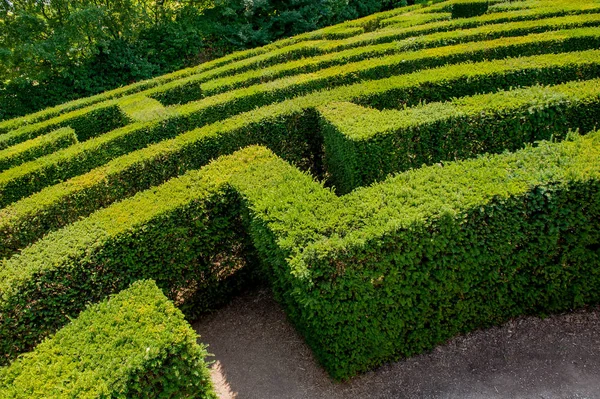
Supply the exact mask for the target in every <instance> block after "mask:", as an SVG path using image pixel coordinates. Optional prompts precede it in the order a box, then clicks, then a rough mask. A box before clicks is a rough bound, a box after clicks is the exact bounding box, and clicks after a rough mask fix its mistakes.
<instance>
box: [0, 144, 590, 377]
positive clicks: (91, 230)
mask: <svg viewBox="0 0 600 399" xmlns="http://www.w3.org/2000/svg"><path fill="white" fill-rule="evenodd" d="M599 179H600V133H593V134H590V135H588V136H586V137H583V138H582V137H573V138H572V139H571V140H570V141H566V142H562V143H558V144H544V143H542V144H540V145H539V146H538V147H536V148H527V149H525V150H521V151H518V152H516V153H513V154H502V155H494V156H485V157H480V158H478V159H475V160H468V161H461V162H455V163H449V164H446V165H444V166H432V167H425V168H422V169H419V170H413V171H410V172H407V173H404V174H400V175H398V176H395V177H393V178H390V179H388V180H386V181H385V182H383V183H380V184H377V185H375V186H372V187H370V188H366V189H364V188H363V189H358V190H356V191H355V192H353V193H352V194H350V195H348V196H345V197H341V198H340V197H336V196H335V195H334V194H333V193H332V192H331V191H330V190H326V189H323V187H322V186H321V185H320V184H319V183H316V182H314V181H313V180H312V177H311V176H309V175H307V174H304V173H302V172H300V171H299V170H297V169H296V168H294V167H292V166H290V165H289V164H286V163H285V162H283V161H282V160H280V159H278V158H276V157H274V156H273V155H272V154H271V153H270V152H269V151H267V150H264V149H261V148H256V147H250V148H247V149H245V150H242V151H240V152H238V153H236V154H235V155H233V156H229V157H227V158H223V159H220V160H218V161H216V162H214V163H213V164H211V165H210V166H208V167H206V168H204V169H202V170H201V171H198V172H190V173H189V174H187V175H185V176H184V177H182V178H179V179H175V180H172V181H170V182H168V183H166V184H165V185H163V186H160V187H158V188H155V189H153V190H149V191H146V192H144V193H141V194H138V195H137V196H135V197H133V198H131V199H129V200H125V201H124V202H122V203H118V204H115V205H113V206H111V207H109V208H106V209H104V210H101V211H99V212H97V213H95V214H94V215H92V216H91V217H90V218H88V219H85V220H83V221H81V222H77V223H75V224H73V225H70V226H68V227H66V228H65V229H63V230H60V231H58V232H55V233H51V234H49V235H48V236H47V237H45V238H44V239H43V240H42V241H40V242H39V243H37V244H34V245H33V246H31V247H29V248H27V249H25V250H24V251H23V253H22V254H21V255H20V256H16V257H13V258H11V259H10V260H9V261H8V262H6V264H5V267H4V268H3V269H2V270H1V271H0V292H2V302H1V304H0V309H1V310H2V312H0V315H2V316H1V317H2V320H1V326H2V327H0V333H1V334H2V336H3V337H4V340H3V341H2V344H1V345H2V351H3V353H4V354H5V355H8V356H12V355H14V354H15V353H17V352H18V351H20V350H23V349H26V348H27V347H28V346H30V345H32V344H33V343H35V342H36V341H37V340H39V339H40V338H41V337H42V336H43V335H46V334H48V333H50V332H51V331H52V329H56V328H58V327H60V325H61V324H64V322H65V315H68V314H73V313H77V311H79V310H80V309H78V306H81V305H80V301H77V300H75V301H74V300H73V298H81V297H83V298H90V297H91V298H92V299H93V300H95V299H96V298H99V297H101V296H103V295H107V294H108V293H110V292H112V290H115V289H116V290H118V289H120V287H119V286H120V285H121V284H123V281H124V280H130V279H136V278H138V279H140V278H148V277H150V276H151V275H153V274H158V275H159V277H161V280H162V282H158V284H159V286H163V288H165V289H166V291H167V292H173V290H172V289H169V288H170V287H172V286H170V285H169V282H172V281H181V280H179V279H181V278H182V277H181V276H182V275H183V276H185V275H186V273H185V272H184V271H183V270H181V269H179V270H178V267H179V266H180V263H179V258H178V257H179V256H180V255H179V253H180V250H179V249H180V248H175V249H174V248H173V247H172V244H171V243H173V242H177V243H182V244H181V245H187V244H183V242H184V241H185V239H184V238H183V237H187V240H189V241H192V242H195V243H197V242H198V241H199V240H200V241H203V240H209V239H210V238H211V237H213V234H216V235H217V237H215V238H214V239H215V240H219V239H221V237H219V236H218V234H217V233H215V232H222V231H231V230H237V229H238V228H236V227H232V225H231V224H230V223H231V220H232V219H231V218H228V217H227V216H224V218H223V219H221V218H217V219H216V220H215V219H211V218H207V217H206V216H205V215H206V212H205V211H203V210H205V209H207V208H209V207H210V206H209V205H207V204H213V203H218V204H221V206H223V209H224V211H225V212H223V215H227V214H230V213H228V212H236V210H237V212H238V213H239V214H240V215H241V220H242V221H245V222H244V223H243V225H244V226H247V228H248V231H249V233H250V235H251V237H252V242H253V244H254V246H255V247H256V248H257V251H258V254H259V257H260V259H261V260H262V262H263V264H264V265H265V266H264V267H267V268H268V270H270V275H271V276H272V278H273V284H274V287H275V289H276V291H277V297H278V298H279V300H281V301H282V302H283V303H284V304H285V306H286V308H287V311H288V314H289V316H290V318H291V319H292V320H293V321H294V323H295V324H296V325H297V326H298V328H299V329H300V331H301V332H302V333H303V334H304V335H305V336H306V339H307V342H308V343H309V344H310V345H311V346H312V347H313V349H314V350H315V354H316V355H317V357H318V358H319V359H320V361H321V362H322V363H323V365H324V366H325V367H326V368H327V370H328V371H329V372H330V373H331V375H332V376H334V377H335V378H347V377H349V376H352V375H353V374H355V373H357V372H360V371H364V370H367V369H369V368H372V367H373V366H375V365H378V364H381V362H384V361H387V360H392V359H396V358H398V357H399V356H404V355H410V354H414V353H418V352H420V351H423V350H426V349H429V348H431V347H432V346H433V345H435V344H438V343H439V342H442V341H443V340H445V339H448V338H449V337H451V336H453V335H456V334H457V333H460V332H465V331H468V330H471V329H473V328H478V327H482V326H488V325H492V324H496V323H500V322H502V321H504V320H506V319H507V318H509V317H513V316H516V315H519V314H524V313H535V312H540V311H558V310H564V309H568V308H572V307H573V306H580V305H582V304H584V303H595V302H597V301H598V300H600V297H599V294H598V291H597V290H596V287H597V285H598V283H600V281H599V280H600V273H599V272H598V270H597V265H598V261H599V260H600V252H599V250H598V248H599V243H600V233H599V232H600V229H599V227H600V226H599V225H598V221H600V208H599V207H598V204H600V180H599ZM211 193H213V194H215V196H212V195H210V194H211ZM240 199H241V200H242V201H241V202H240ZM183 209H187V210H188V211H189V213H187V214H186V213H185V212H184V211H183ZM244 209H247V211H244ZM192 215H199V217H198V216H195V217H193V216H192ZM192 219H195V220H199V221H200V223H198V224H197V225H196V228H197V229H199V230H202V232H201V233H199V234H198V233H197V232H196V231H194V233H193V234H189V233H188V232H189V230H188V229H187V227H185V226H188V225H189V223H190V220H192ZM199 224H202V226H201V227H200V226H199ZM233 226H235V224H234V225H233ZM180 230H183V231H184V233H183V234H182V235H177V236H175V238H174V239H173V238H172V236H169V234H172V233H173V231H180ZM210 230H213V232H212V233H210V232H209V231H210ZM167 237H169V238H167ZM178 237H181V239H179V238H178ZM198 237H200V238H198ZM164 240H167V241H169V242H170V245H168V246H164V245H162V244H160V242H161V241H164ZM92 242H93V243H94V244H93V245H91V246H90V243H92ZM134 243H135V244H134ZM185 249H186V250H187V249H188V248H185ZM212 253H216V252H212ZM253 253H254V252H253V251H252V250H251V249H250V254H251V255H252V254H253ZM148 265H155V266H154V267H153V268H148ZM188 270H189V269H188ZM189 272H191V273H195V272H196V271H194V270H192V271H189ZM170 273H174V274H176V275H177V276H178V277H177V278H176V279H173V278H172V277H171V275H170ZM149 275H150V276H149ZM152 277H154V276H152ZM108 281H110V284H108ZM175 285H176V284H175ZM167 287H169V288H167ZM7 350H8V352H7Z"/></svg>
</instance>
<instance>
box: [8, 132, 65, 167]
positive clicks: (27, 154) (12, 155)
mask: <svg viewBox="0 0 600 399" xmlns="http://www.w3.org/2000/svg"><path fill="white" fill-rule="evenodd" d="M75 143H77V135H76V134H75V131H74V130H73V129H71V128H70V127H63V128H60V129H58V130H55V131H53V132H51V133H48V134H45V135H43V136H39V137H36V138H34V139H31V140H28V141H25V142H23V143H20V144H16V145H13V146H12V147H8V148H6V149H4V150H0V172H1V171H3V170H6V169H10V168H12V167H13V166H17V165H20V164H22V163H24V162H27V161H31V160H33V159H36V158H39V157H42V156H44V155H48V154H51V153H53V152H55V151H57V150H59V149H62V148H66V147H68V146H70V145H72V144H75Z"/></svg>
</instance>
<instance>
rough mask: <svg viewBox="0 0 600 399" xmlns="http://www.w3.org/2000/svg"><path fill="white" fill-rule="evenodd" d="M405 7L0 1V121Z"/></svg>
mask: <svg viewBox="0 0 600 399" xmlns="http://www.w3.org/2000/svg"><path fill="white" fill-rule="evenodd" d="M405 1H406V0H369V1H358V0H351V1H348V0H300V1H281V0H279V1H277V0H259V1H244V0H215V1H211V0H160V1H158V0H116V1H106V2H104V1H102V2H100V1H95V0H80V1H75V2H74V1H68V0H51V1H34V0H15V1H8V0H3V1H0V119H6V118H11V117H15V116H20V115H24V114H27V113H30V112H33V111H37V110H39V109H42V108H45V107H48V106H52V105H55V104H58V103H63V102H65V101H68V100H73V99H76V98H80V97H85V96H89V95H92V94H95V93H99V92H102V91H105V90H109V89H112V88H115V87H118V86H122V85H126V84H130V83H132V82H136V81H139V80H142V79H148V78H151V77H153V76H157V75H161V74H164V73H166V72H170V71H174V70H177V69H180V68H182V67H185V66H189V65H194V64H197V63H200V62H203V61H206V60H208V59H212V58H215V57H218V56H222V55H224V54H226V53H229V52H232V51H235V50H241V49H245V48H251V47H256V46H260V45H264V44H267V43H269V42H272V41H274V40H276V39H279V38H282V37H288V36H291V35H294V34H298V33H302V32H306V31H310V30H314V29H317V28H319V27H323V26H326V25H331V24H333V23H336V22H339V21H343V20H346V19H350V18H356V17H359V16H363V15H367V14H370V13H373V12H376V11H380V10H384V9H389V8H392V7H396V6H400V5H403V4H406V3H405Z"/></svg>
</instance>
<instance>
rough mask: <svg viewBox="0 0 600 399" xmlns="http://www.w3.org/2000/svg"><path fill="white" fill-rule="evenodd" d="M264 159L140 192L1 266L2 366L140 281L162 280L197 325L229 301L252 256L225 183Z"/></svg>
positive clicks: (223, 165) (236, 162) (241, 158)
mask: <svg viewBox="0 0 600 399" xmlns="http://www.w3.org/2000/svg"><path fill="white" fill-rule="evenodd" d="M254 153H257V154H258V155H255V154H254ZM260 154H261V153H260V152H259V151H257V150H255V151H254V152H253V151H251V150H248V151H245V152H243V153H242V154H241V155H238V156H232V157H230V158H228V159H225V160H222V161H220V162H217V163H216V164H214V165H212V166H207V167H206V170H205V171H204V172H202V173H199V172H197V171H196V172H191V173H188V174H186V175H184V176H182V177H180V178H178V179H173V180H170V181H169V182H167V183H165V184H164V185H162V186H159V187H156V188H153V189H151V190H147V191H144V192H141V193H139V194H138V195H136V196H134V197H132V198H129V199H126V200H124V201H122V202H119V203H116V204H113V205H112V206H111V207H108V208H105V209H102V210H100V211H98V212H96V213H94V214H92V215H91V216H89V217H88V218H86V219H83V220H81V221H79V222H76V223H74V224H71V225H69V226H67V227H65V228H64V229H62V230H58V231H56V232H53V233H50V234H48V235H47V236H46V237H44V238H43V239H42V240H41V241H39V242H38V243H36V244H33V245H32V246H29V247H28V248H26V249H24V250H23V251H22V252H21V254H19V255H15V256H13V257H12V258H10V259H9V260H8V261H7V262H5V263H4V266H3V267H2V268H0V336H1V337H2V340H0V354H1V355H0V362H6V361H8V360H10V359H11V358H13V357H14V356H15V355H17V354H19V353H23V352H25V351H28V350H30V349H32V348H33V347H34V345H35V344H37V343H38V342H40V340H41V339H42V338H43V337H44V336H47V335H49V334H50V333H52V332H53V331H56V330H57V329H59V328H61V327H62V326H63V325H64V324H65V323H66V322H67V321H68V317H73V316H75V315H77V314H78V313H79V312H81V311H82V310H83V308H84V306H85V304H86V303H88V302H91V303H94V302H98V301H101V300H102V299H103V298H104V297H106V296H107V295H109V294H112V293H115V292H118V291H120V290H122V289H125V288H126V287H127V286H129V285H130V284H131V283H132V282H134V281H136V280H139V279H153V280H155V281H156V284H157V285H158V286H159V287H160V288H161V289H162V290H163V292H165V294H166V295H167V297H169V298H170V299H171V300H174V301H176V303H177V304H178V305H179V306H180V307H182V309H183V311H184V313H186V314H187V315H188V316H190V317H191V316H193V315H195V314H197V313H199V312H202V311H205V310H206V309H207V307H210V306H212V305H214V303H215V302H218V301H219V300H222V298H223V296H224V295H226V294H228V293H229V291H230V289H231V287H230V286H229V285H228V284H227V282H228V280H230V281H234V280H235V272H236V271H238V270H240V269H241V268H242V267H243V266H244V265H245V263H246V260H247V258H248V256H250V255H249V253H251V252H252V250H251V248H250V247H249V245H248V242H247V241H248V239H247V236H246V233H245V230H244V228H243V225H242V218H241V215H240V212H241V206H240V203H239V196H238V195H237V193H235V192H233V191H232V190H231V189H229V188H228V187H227V185H226V183H227V180H228V177H229V176H231V175H232V174H235V173H242V172H243V171H244V170H245V169H246V168H247V167H248V165H249V164H250V163H252V162H253V161H255V159H256V158H257V157H258V158H259V159H258V160H256V161H255V163H256V164H260V162H259V161H260V157H259V156H260ZM263 158H265V157H264V156H263ZM271 158H273V157H271ZM270 160H271V159H270V158H269V157H267V159H266V161H270ZM280 162H283V161H280ZM253 167H255V166H253ZM231 279H233V280H231Z"/></svg>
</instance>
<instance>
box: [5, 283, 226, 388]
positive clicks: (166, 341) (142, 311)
mask: <svg viewBox="0 0 600 399" xmlns="http://www.w3.org/2000/svg"><path fill="white" fill-rule="evenodd" d="M207 356H208V354H207V352H206V349H205V348H204V347H202V346H199V345H198V344H197V343H196V334H195V332H194V330H192V328H191V327H190V326H189V325H188V324H187V323H186V322H185V320H184V318H183V314H182V313H181V312H180V311H179V310H177V308H175V306H173V304H172V303H171V302H170V301H169V300H167V298H166V297H165V296H164V295H163V293H162V292H161V291H160V290H159V289H158V288H157V287H156V285H155V284H154V283H153V282H152V281H139V282H136V283H134V284H133V285H132V286H131V287H130V288H128V289H127V290H125V291H122V292H120V293H119V294H117V295H114V296H113V297H112V298H110V299H109V300H106V301H104V302H102V303H100V304H96V305H93V306H90V307H89V308H87V309H86V310H85V311H83V312H82V313H81V314H80V315H79V316H78V317H77V319H75V320H73V321H72V322H70V323H69V324H68V325H67V326H66V327H64V328H63V329H62V330H60V331H59V332H58V333H57V334H56V335H55V336H53V337H52V338H50V339H49V340H47V341H45V342H44V343H42V344H40V345H39V346H38V347H37V348H36V349H35V350H34V351H33V352H31V353H28V354H26V355H24V356H23V357H21V358H20V359H18V360H16V361H15V362H14V363H13V364H12V365H11V366H10V367H6V368H3V369H2V368H0V396H1V397H3V398H9V397H10V398H23V399H25V398H27V399H30V398H50V397H53V398H54V397H61V398H62V397H65V398H66V397H70V398H84V397H85V398H117V397H119V398H166V397H178V398H181V397H194V398H212V399H216V398H217V396H216V395H215V393H214V391H213V388H212V384H211V381H210V375H209V371H208V368H207V366H206V363H205V361H204V359H205V358H206V357H207Z"/></svg>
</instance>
